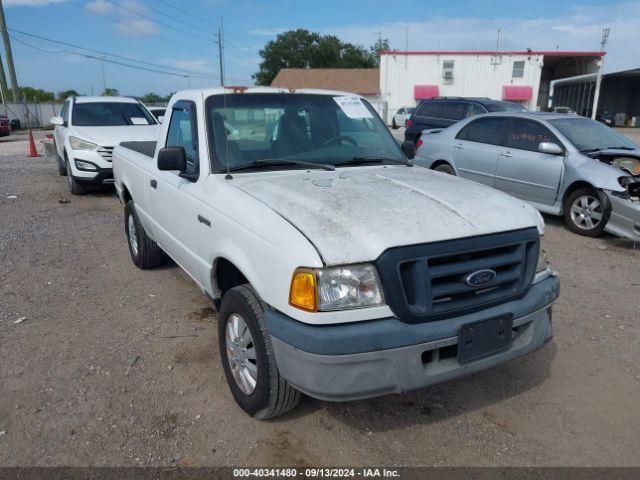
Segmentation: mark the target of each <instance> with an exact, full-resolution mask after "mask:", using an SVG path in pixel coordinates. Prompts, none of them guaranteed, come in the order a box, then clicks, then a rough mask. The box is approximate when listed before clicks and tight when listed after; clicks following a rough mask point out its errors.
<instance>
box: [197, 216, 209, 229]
mask: <svg viewBox="0 0 640 480" xmlns="http://www.w3.org/2000/svg"><path fill="white" fill-rule="evenodd" d="M198 221H199V222H200V223H203V224H205V225H206V226H207V227H211V222H210V221H209V219H207V218H204V217H203V216H202V215H198Z"/></svg>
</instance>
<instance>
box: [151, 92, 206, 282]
mask: <svg viewBox="0 0 640 480" xmlns="http://www.w3.org/2000/svg"><path fill="white" fill-rule="evenodd" d="M164 119H165V120H164V121H165V122H169V125H168V127H167V137H166V139H165V140H164V145H161V147H182V148H184V151H185V155H186V157H187V171H186V172H184V173H186V174H187V175H188V176H189V177H190V178H185V176H181V175H180V172H178V171H175V172H174V171H161V170H158V165H157V163H156V162H154V165H153V166H152V167H151V168H150V169H149V171H148V174H147V176H148V178H147V179H146V182H147V185H148V186H147V190H148V192H149V197H148V199H149V210H150V211H151V218H152V219H153V222H154V223H155V225H154V229H153V231H154V234H155V236H156V240H157V241H158V243H159V244H160V246H161V247H162V248H163V250H165V252H167V253H168V254H169V256H171V258H172V259H173V260H174V261H175V262H176V263H178V264H179V265H180V266H181V267H182V268H183V269H184V270H186V271H187V272H188V273H189V274H190V275H191V276H192V277H193V278H194V280H196V281H197V282H198V283H201V278H200V271H199V261H198V255H197V235H196V225H197V218H196V214H195V213H194V212H196V210H197V203H198V201H197V200H196V197H197V191H198V189H199V186H198V182H199V179H200V159H199V154H198V128H197V117H196V105H195V103H194V102H192V101H178V102H175V103H174V104H173V108H172V109H171V111H169V112H167V113H166V114H165V117H164ZM160 141H161V142H162V140H160Z"/></svg>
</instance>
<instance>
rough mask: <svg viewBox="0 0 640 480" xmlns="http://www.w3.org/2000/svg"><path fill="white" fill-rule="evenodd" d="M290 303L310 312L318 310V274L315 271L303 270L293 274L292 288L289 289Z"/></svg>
mask: <svg viewBox="0 0 640 480" xmlns="http://www.w3.org/2000/svg"><path fill="white" fill-rule="evenodd" d="M289 304H291V305H292V306H293V307H296V308H300V309H302V310H307V311H308V312H315V311H316V310H317V305H318V303H317V301H316V276H315V274H314V273H313V272H309V271H306V270H301V271H298V272H295V273H294V274H293V279H292V280H291V290H289Z"/></svg>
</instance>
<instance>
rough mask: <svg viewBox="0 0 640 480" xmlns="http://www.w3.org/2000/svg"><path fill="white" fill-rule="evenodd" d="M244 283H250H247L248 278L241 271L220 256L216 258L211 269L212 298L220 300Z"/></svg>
mask: <svg viewBox="0 0 640 480" xmlns="http://www.w3.org/2000/svg"><path fill="white" fill-rule="evenodd" d="M245 283H249V284H250V283H251V282H249V280H248V277H247V276H246V275H245V274H244V272H243V271H242V269H241V268H240V267H238V266H237V265H236V264H235V263H234V262H232V261H231V260H229V259H227V258H226V257H222V256H220V257H217V258H216V259H215V260H214V261H213V266H212V267H211V287H212V290H213V295H214V298H217V299H220V298H222V296H223V295H224V294H225V293H226V292H227V291H229V290H230V289H232V288H233V287H237V286H239V285H243V284H245Z"/></svg>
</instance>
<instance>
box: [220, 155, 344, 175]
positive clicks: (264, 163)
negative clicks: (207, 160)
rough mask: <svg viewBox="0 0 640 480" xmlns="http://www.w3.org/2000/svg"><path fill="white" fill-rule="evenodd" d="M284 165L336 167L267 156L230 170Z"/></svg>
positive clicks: (328, 168) (324, 168) (330, 168)
mask: <svg viewBox="0 0 640 480" xmlns="http://www.w3.org/2000/svg"><path fill="white" fill-rule="evenodd" d="M284 165H300V166H303V167H309V168H319V169H322V170H335V169H336V167H334V166H333V165H329V164H328V163H314V162H304V161H302V160H286V159H284V158H283V159H278V158H265V159H262V160H255V161H253V162H251V163H248V164H247V165H240V166H238V167H233V168H230V169H229V171H230V172H235V171H237V170H248V169H251V168H260V167H272V166H284Z"/></svg>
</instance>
